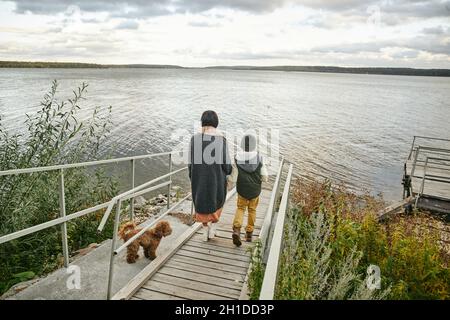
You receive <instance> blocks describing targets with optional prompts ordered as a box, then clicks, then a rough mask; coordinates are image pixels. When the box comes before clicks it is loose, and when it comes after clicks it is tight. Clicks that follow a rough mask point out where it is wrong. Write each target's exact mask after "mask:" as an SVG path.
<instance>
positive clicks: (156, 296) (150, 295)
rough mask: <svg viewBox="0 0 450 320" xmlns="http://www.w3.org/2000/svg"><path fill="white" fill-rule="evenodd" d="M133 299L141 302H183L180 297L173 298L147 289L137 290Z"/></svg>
mask: <svg viewBox="0 0 450 320" xmlns="http://www.w3.org/2000/svg"><path fill="white" fill-rule="evenodd" d="M133 298H139V299H141V300H185V299H183V298H180V297H175V296H172V295H170V294H165V293H161V292H158V291H153V290H149V289H147V288H141V289H139V290H138V292H136V293H135V294H134V296H133Z"/></svg>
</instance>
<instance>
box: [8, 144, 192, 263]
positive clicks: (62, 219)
mask: <svg viewBox="0 0 450 320" xmlns="http://www.w3.org/2000/svg"><path fill="white" fill-rule="evenodd" d="M182 151H183V150H175V151H170V152H162V153H153V154H146V155H140V156H132V157H123V158H115V159H106V160H96V161H89V162H81V163H70V164H61V165H54V166H45V167H35V168H25V169H13V170H4V171H0V176H8V175H17V174H27V173H36V172H46V171H56V170H59V172H60V173H59V192H58V193H59V210H60V213H59V218H56V219H53V220H50V221H47V222H44V223H41V224H38V225H35V226H32V227H29V228H25V229H22V230H19V231H15V232H12V233H9V234H6V235H2V236H0V244H2V243H5V242H9V241H12V240H15V239H18V238H21V237H23V236H26V235H29V234H32V233H35V232H38V231H42V230H45V229H48V228H51V227H54V226H60V227H61V238H62V249H63V257H64V266H65V267H68V266H69V247H68V238H67V226H66V223H67V222H68V221H70V220H73V219H76V218H79V217H82V216H85V215H87V214H90V213H93V212H96V211H98V210H101V209H104V208H107V210H108V209H109V208H111V209H112V207H113V206H114V204H115V202H116V201H115V200H114V198H113V199H111V200H110V201H107V202H105V203H102V204H99V205H95V206H93V207H91V208H87V209H84V210H80V211H77V212H75V213H72V214H69V215H66V204H65V190H64V170H65V169H71V168H81V167H89V166H95V165H104V164H110V163H119V162H124V161H131V186H132V189H131V190H129V191H127V192H125V193H123V194H121V195H123V196H125V195H126V196H127V197H126V199H122V200H128V199H131V205H130V218H132V217H133V211H134V197H136V196H138V195H140V194H144V193H147V192H149V191H152V190H156V189H157V187H158V188H159V187H163V186H168V192H169V194H170V190H171V189H170V188H171V185H172V181H171V180H169V181H168V182H165V183H162V184H160V185H159V186H157V187H152V188H148V189H146V190H140V189H142V188H145V187H147V186H149V185H150V184H153V183H155V182H157V181H160V180H162V179H164V178H167V177H171V176H172V175H173V174H176V173H178V172H180V171H182V170H185V169H186V168H187V167H185V168H182V169H179V170H176V171H173V172H172V155H173V154H176V153H179V152H182ZM164 155H168V156H169V173H168V174H166V175H164V176H162V177H159V178H157V179H153V180H151V181H149V182H147V183H144V184H142V185H140V186H139V187H137V188H135V187H134V178H135V161H136V160H141V159H150V158H154V157H158V156H164ZM138 191H139V192H138ZM109 211H110V210H109ZM108 215H109V213H108ZM103 218H104V219H103V220H102V223H101V226H102V228H103V227H104V224H105V223H106V219H107V216H106V217H105V216H104V217H103Z"/></svg>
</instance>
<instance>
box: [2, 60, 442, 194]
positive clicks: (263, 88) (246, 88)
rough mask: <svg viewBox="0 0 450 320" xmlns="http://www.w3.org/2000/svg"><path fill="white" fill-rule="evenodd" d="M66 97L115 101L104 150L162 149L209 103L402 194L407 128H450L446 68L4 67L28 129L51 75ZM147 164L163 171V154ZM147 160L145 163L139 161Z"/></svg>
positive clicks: (355, 181) (349, 179)
mask: <svg viewBox="0 0 450 320" xmlns="http://www.w3.org/2000/svg"><path fill="white" fill-rule="evenodd" d="M53 79H57V80H58V81H59V82H60V91H61V96H62V97H68V96H69V95H70V93H71V91H72V90H73V89H74V88H76V86H78V85H80V84H81V82H83V81H84V82H87V83H88V84H89V91H88V94H87V100H86V101H85V102H84V103H83V104H82V106H83V109H82V110H81V113H80V117H81V118H86V117H87V116H88V115H89V114H90V112H92V109H93V108H94V106H96V105H100V106H109V105H112V106H113V121H114V124H115V125H114V128H113V131H112V133H111V135H110V137H109V140H108V143H107V144H105V145H104V146H103V149H102V152H103V153H104V154H106V153H109V152H110V151H111V150H114V151H113V154H114V155H116V156H123V155H138V154H145V153H154V152H162V151H168V150H170V149H171V148H173V147H175V146H176V145H177V141H174V140H171V138H170V137H171V134H172V133H173V132H174V131H175V130H176V129H186V130H190V132H192V131H193V123H194V122H195V121H196V120H199V117H200V115H201V113H202V111H204V110H205V109H213V110H215V111H217V113H218V114H219V118H220V128H222V129H226V131H227V132H233V131H239V130H241V129H249V128H277V129H279V130H280V153H281V154H282V155H284V156H285V157H286V158H288V159H290V160H292V161H293V162H294V163H295V164H296V165H297V167H296V171H297V173H298V174H300V175H302V176H306V177H314V176H320V177H329V178H332V179H334V180H335V181H342V182H344V183H345V184H347V185H348V186H349V187H351V188H353V189H356V190H363V189H365V190H370V191H371V192H372V193H374V194H375V193H378V192H383V193H384V195H385V198H386V199H388V200H393V199H399V198H400V197H401V192H402V186H401V178H402V170H403V168H402V166H403V162H404V160H405V158H406V157H407V155H408V152H409V148H410V145H411V141H412V138H413V135H428V136H437V137H447V138H450V126H449V124H450V103H449V101H450V78H431V77H402V76H382V75H354V74H323V73H294V72H291V73H288V72H273V71H231V70H205V69H182V70H178V69H172V70H160V69H106V70H102V69H98V70H97V69H0V114H1V115H2V116H3V122H4V125H5V126H6V127H7V128H8V129H10V130H12V131H21V130H23V129H24V126H23V121H24V120H25V113H27V112H32V111H36V110H37V109H38V103H39V101H40V100H41V99H42V97H43V95H44V93H45V92H46V91H48V89H49V88H50V85H51V81H52V80H53ZM149 168H151V167H148V166H147V167H145V170H153V169H154V170H155V172H157V171H162V170H164V169H163V166H162V162H160V163H157V164H155V165H154V167H152V168H153V169H149ZM141 170H144V169H141Z"/></svg>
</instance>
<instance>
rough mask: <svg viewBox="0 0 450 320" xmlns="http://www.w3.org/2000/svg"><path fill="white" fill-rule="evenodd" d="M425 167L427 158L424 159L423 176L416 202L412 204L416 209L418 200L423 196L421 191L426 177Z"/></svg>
mask: <svg viewBox="0 0 450 320" xmlns="http://www.w3.org/2000/svg"><path fill="white" fill-rule="evenodd" d="M427 166H428V157H426V158H425V165H424V166H423V175H422V183H421V185H420V191H419V194H418V195H417V198H416V202H415V203H414V206H415V207H416V208H417V204H418V203H419V198H420V197H421V196H422V195H423V191H424V188H425V178H426V176H427Z"/></svg>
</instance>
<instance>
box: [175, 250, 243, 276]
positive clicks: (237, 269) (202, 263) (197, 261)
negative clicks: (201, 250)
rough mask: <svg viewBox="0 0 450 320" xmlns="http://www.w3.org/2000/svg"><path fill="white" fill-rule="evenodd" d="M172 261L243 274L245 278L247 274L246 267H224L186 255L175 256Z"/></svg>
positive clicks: (217, 263) (220, 264) (218, 263)
mask: <svg viewBox="0 0 450 320" xmlns="http://www.w3.org/2000/svg"><path fill="white" fill-rule="evenodd" d="M171 260H174V261H178V262H186V263H190V264H192V265H195V266H204V267H207V268H210V269H214V270H219V271H229V272H234V273H236V274H241V275H244V276H245V273H246V272H247V268H245V267H239V266H230V265H223V264H222V263H220V262H214V261H206V260H201V259H196V258H192V257H190V256H184V255H178V254H176V255H174V256H173V257H172V259H171Z"/></svg>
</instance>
